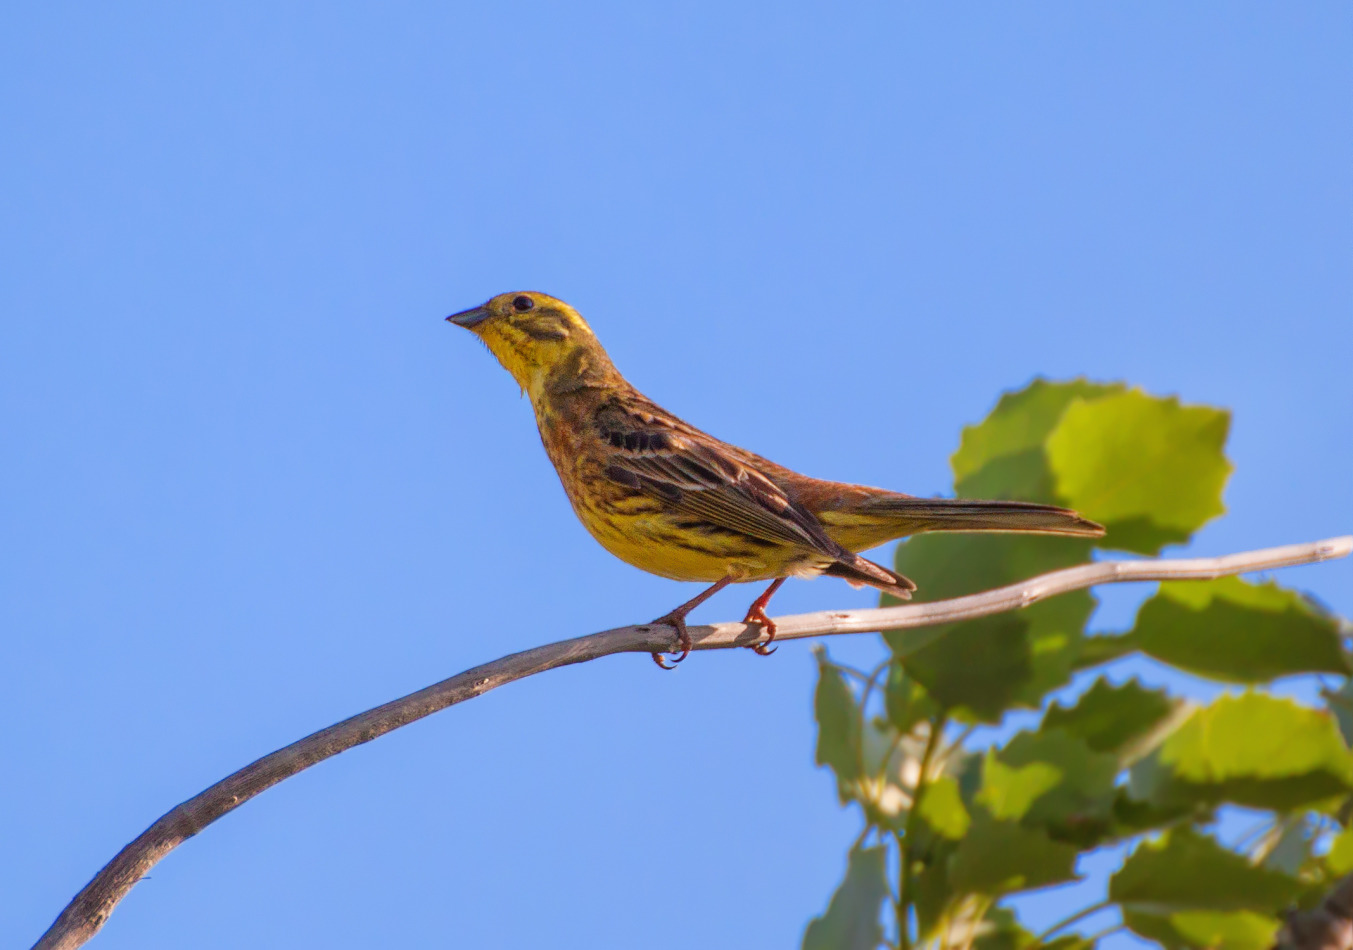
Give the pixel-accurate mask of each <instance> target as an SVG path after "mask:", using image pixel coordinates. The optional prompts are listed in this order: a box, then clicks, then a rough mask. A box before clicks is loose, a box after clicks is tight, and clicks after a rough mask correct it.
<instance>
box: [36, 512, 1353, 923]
mask: <svg viewBox="0 0 1353 950" xmlns="http://www.w3.org/2000/svg"><path fill="white" fill-rule="evenodd" d="M1350 552H1353V536H1349V537H1341V538H1330V539H1328V540H1325V541H1315V542H1312V543H1309V544H1293V545H1289V546H1286V547H1280V548H1267V549H1265V550H1261V551H1248V552H1245V553H1242V554H1230V555H1226V556H1225V557H1216V558H1190V559H1187V560H1154V561H1153V560H1143V561H1103V562H1100V563H1096V564H1084V565H1081V566H1079V567H1072V568H1067V569H1066V570H1061V571H1053V572H1052V573H1049V574H1043V575H1040V576H1038V577H1034V578H1031V579H1029V580H1027V581H1023V582H1021V583H1018V584H1012V585H1010V586H1009V587H1001V588H997V589H996V590H990V591H986V592H985V593H981V594H972V595H969V596H967V597H956V598H954V599H952V600H941V601H935V602H933V603H928V604H907V605H905V606H901V607H881V608H876V609H872V610H868V609H866V610H832V611H823V612H819V613H812V614H798V615H796V616H790V617H777V618H775V624H776V627H777V634H776V640H777V641H781V640H798V639H803V638H805V637H820V636H830V635H834V634H842V633H867V632H871V631H875V630H905V629H910V628H913V627H928V626H933V625H936V624H941V623H951V622H953V621H955V620H968V619H971V618H974V617H984V616H987V615H989V614H995V613H1001V612H1004V611H1007V610H1015V609H1018V608H1020V607H1027V606H1028V605H1030V604H1032V603H1034V602H1035V601H1039V600H1043V599H1044V598H1047V597H1052V596H1054V595H1056V594H1064V593H1067V592H1068V591H1073V590H1082V589H1084V588H1087V587H1093V586H1095V585H1097V584H1114V583H1122V582H1125V581H1160V580H1206V579H1211V578H1216V577H1222V576H1224V575H1227V574H1244V573H1248V572H1251V571H1262V570H1270V569H1272V568H1278V567H1288V566H1292V565H1296V564H1311V563H1315V562H1317V561H1326V560H1330V559H1332V558H1340V557H1345V556H1347V555H1348V554H1349V553H1350ZM690 635H691V640H692V641H693V644H694V648H695V649H696V650H719V649H728V648H729V647H747V646H752V645H754V644H756V643H758V642H759V641H760V640H761V639H762V632H761V628H760V627H757V626H750V627H749V626H747V625H746V624H742V623H719V624H713V625H711V626H702V627H691V628H690ZM676 646H677V643H676V636H675V631H673V630H672V628H670V627H666V626H657V625H652V624H649V625H644V626H634V627H617V628H616V629H614V630H605V631H603V632H601V633H593V634H590V635H588V636H585V637H577V638H575V639H572V640H561V641H559V642H558V643H551V644H547V645H546V646H542V647H535V648H534V649H531V650H524V651H522V652H521V653H514V654H512V655H510V656H505V657H503V658H502V659H500V660H494V661H493V662H492V663H485V664H484V665H482V666H476V667H474V668H473V669H470V670H466V671H465V672H464V673H460V674H457V675H456V676H452V677H451V678H450V679H445V680H442V681H441V682H440V683H434V684H433V685H431V686H429V687H427V688H425V689H421V690H419V691H418V692H416V693H410V694H409V695H407V696H404V697H401V698H400V699H396V700H394V701H392V702H389V703H386V704H385V705H383V706H377V707H376V708H375V709H369V710H367V711H366V712H364V713H359V714H358V715H356V716H353V717H352V718H350V719H345V720H343V721H342V722H339V723H336V724H334V725H332V726H329V727H328V728H327V729H321V730H320V731H319V732H315V733H312V734H311V735H308V736H306V737H305V738H304V739H301V740H299V741H297V742H293V743H292V744H291V745H289V746H286V747H284V748H281V749H278V750H277V751H276V752H273V753H272V754H270V755H265V756H264V757H263V758H261V759H259V760H257V761H255V762H253V763H251V764H249V765H246V766H245V767H244V768H242V769H240V770H239V771H238V772H235V773H234V774H233V775H229V776H227V777H226V778H224V779H222V780H221V781H219V782H217V783H216V784H215V785H213V786H211V787H210V788H208V789H207V790H206V791H204V792H202V793H201V794H198V795H195V796H194V797H192V798H190V799H188V800H187V801H186V802H183V803H182V804H181V805H178V806H177V807H176V808H174V809H172V810H171V811H169V812H168V813H166V814H165V815H164V816H163V817H161V818H160V819H159V820H158V821H156V822H155V823H154V824H153V825H151V826H150V827H149V828H147V829H146V830H145V831H143V832H142V833H141V834H140V835H139V836H138V837H137V838H136V839H135V840H134V841H132V842H131V844H129V845H127V846H126V847H125V848H123V849H122V850H121V851H120V852H118V854H117V856H116V857H114V858H113V860H111V861H109V862H108V864H106V865H105V866H104V868H103V870H101V871H99V873H98V874H96V875H95V876H94V879H93V880H92V881H90V882H89V883H88V884H87V885H85V887H84V889H83V890H82V891H80V893H79V894H77V895H76V896H75V899H74V900H72V901H71V902H70V903H69V904H67V905H66V909H65V910H63V911H62V912H61V916H59V917H58V918H57V919H56V922H55V923H53V924H52V926H51V927H50V928H49V929H48V930H47V932H46V933H45V934H43V935H42V938H41V939H39V940H38V942H37V943H36V944H35V945H34V947H33V950H73V948H75V947H79V946H81V945H83V944H84V943H85V942H86V941H87V940H89V938H90V937H92V936H94V934H95V933H97V932H98V930H99V928H100V927H102V926H103V924H104V922H105V921H107V919H108V915H109V914H111V913H112V911H113V908H114V907H116V906H117V904H118V902H119V901H121V900H122V898H123V897H125V896H126V895H127V892H128V891H130V890H131V889H132V887H133V886H135V885H136V883H137V882H138V881H139V880H141V878H142V877H143V876H144V875H145V874H146V872H147V871H149V870H150V869H151V867H153V866H154V865H155V864H156V862H158V861H159V860H160V859H161V858H163V857H164V856H165V855H166V854H168V853H169V852H170V851H172V850H173V849H174V848H176V847H178V846H179V845H180V844H182V843H183V842H184V841H186V840H187V839H188V838H191V837H192V836H193V835H195V834H197V833H198V832H199V831H201V830H202V829H203V828H205V827H206V826H207V825H209V824H211V823H212V822H213V821H215V820H216V819H218V818H220V817H221V816H222V815H225V814H226V813H228V812H230V811H233V810H234V809H236V808H238V807H239V806H240V805H242V804H244V803H245V802H246V801H248V800H249V799H251V798H253V797H254V796H255V795H258V794H259V793H260V792H263V791H265V790H267V789H269V788H271V787H272V786H274V785H276V784H277V783H278V782H280V781H282V780H283V779H286V778H290V777H291V776H293V775H295V774H296V773H297V772H300V771H302V770H304V769H308V768H309V767H310V766H312V765H315V764H316V763H318V762H322V761H324V760H325V759H327V758H329V757H331V756H334V755H337V754H338V753H340V752H343V751H345V750H347V749H351V748H352V747H353V746H357V745H361V744H362V743H363V742H370V741H371V740H372V739H375V738H377V737H378V736H382V735H385V733H387V732H390V731H391V730H393V729H398V728H399V727H400V726H404V725H408V724H409V723H411V722H413V721H415V720H418V719H422V718H423V717H424V716H430V715H432V714H433V713H435V712H438V711H439V710H442V709H445V708H446V707H447V706H453V705H455V704H456V703H460V702H464V701H465V700H467V699H473V698H474V697H476V696H479V695H480V694H482V693H486V692H488V691H489V690H491V689H493V688H495V687H497V686H502V685H503V684H504V683H510V682H512V681H513V680H519V679H522V678H523V677H527V676H532V675H534V674H536V673H543V672H545V671H546V670H552V669H555V668H556V667H560V666H569V665H571V664H573V663H583V662H586V661H587V660H595V659H597V658H598V657H603V656H610V655H611V654H613V653H653V652H670V651H672V650H674V649H675V648H676Z"/></svg>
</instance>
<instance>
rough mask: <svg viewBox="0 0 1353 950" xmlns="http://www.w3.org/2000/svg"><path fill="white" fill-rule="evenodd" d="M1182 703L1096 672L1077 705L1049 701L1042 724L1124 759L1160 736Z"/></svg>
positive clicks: (1147, 747) (1134, 756) (1125, 761)
mask: <svg viewBox="0 0 1353 950" xmlns="http://www.w3.org/2000/svg"><path fill="white" fill-rule="evenodd" d="M1182 707H1183V703H1182V702H1181V701H1180V700H1178V699H1175V698H1173V697H1171V696H1170V695H1169V694H1168V693H1165V692H1164V691H1162V690H1155V689H1147V688H1146V687H1144V686H1142V685H1141V684H1140V683H1139V682H1137V680H1135V679H1133V680H1129V681H1128V682H1126V683H1123V684H1121V685H1114V684H1112V683H1110V682H1109V681H1108V680H1106V679H1104V678H1103V677H1100V678H1099V679H1097V680H1095V683H1094V685H1093V686H1091V687H1090V688H1089V689H1088V690H1086V692H1085V693H1084V694H1083V695H1082V696H1081V698H1080V699H1079V700H1077V701H1076V705H1074V706H1072V707H1070V708H1067V707H1064V706H1061V705H1053V706H1049V707H1048V711H1047V712H1046V713H1045V714H1044V715H1043V725H1042V726H1041V727H1040V728H1041V729H1042V730H1051V729H1060V730H1062V731H1063V732H1065V733H1067V734H1068V735H1072V736H1076V737H1078V738H1080V739H1082V740H1084V741H1085V744H1086V745H1087V746H1089V747H1090V748H1091V749H1092V750H1094V751H1095V752H1105V753H1108V754H1110V755H1113V756H1116V757H1117V759H1118V761H1119V762H1120V763H1122V764H1125V765H1126V764H1129V763H1131V762H1133V761H1135V760H1136V759H1138V758H1140V757H1141V756H1142V755H1145V754H1146V753H1147V752H1149V751H1150V750H1151V748H1153V747H1154V746H1155V745H1157V744H1158V743H1159V742H1160V741H1162V740H1163V739H1164V737H1165V734H1166V732H1167V731H1168V730H1169V729H1170V728H1171V726H1172V725H1173V724H1174V722H1175V721H1176V718H1177V716H1178V713H1179V711H1180V709H1181V708H1182Z"/></svg>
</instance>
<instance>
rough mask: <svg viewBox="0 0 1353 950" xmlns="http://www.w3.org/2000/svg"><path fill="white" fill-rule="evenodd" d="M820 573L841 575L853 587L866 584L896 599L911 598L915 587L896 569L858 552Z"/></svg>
mask: <svg viewBox="0 0 1353 950" xmlns="http://www.w3.org/2000/svg"><path fill="white" fill-rule="evenodd" d="M822 573H824V574H826V575H828V576H829V577H843V578H845V579H846V580H847V581H849V582H850V584H851V585H852V586H853V587H859V586H860V585H862V584H868V585H869V586H870V587H876V588H878V589H879V590H881V591H883V592H884V593H887V594H891V595H892V596H894V597H896V598H897V599H898V600H911V592H912V591H914V590H915V589H916V584H915V583H914V582H913V581H912V580H911V579H910V578H908V577H903V576H902V575H901V574H899V573H897V572H896V571H890V570H888V569H887V568H886V567H883V566H882V565H880V564H875V563H874V562H873V561H870V560H867V559H866V558H862V557H860V556H859V555H858V554H857V555H855V557H854V559H853V560H851V561H844V560H841V561H836V562H835V563H833V564H832V565H831V566H829V567H828V568H827V569H826V570H824V571H823V572H822Z"/></svg>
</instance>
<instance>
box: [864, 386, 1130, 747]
mask: <svg viewBox="0 0 1353 950" xmlns="http://www.w3.org/2000/svg"><path fill="white" fill-rule="evenodd" d="M1126 394H1127V393H1126V391H1125V389H1124V387H1123V386H1122V385H1120V384H1110V385H1103V384H1098V383H1090V382H1088V381H1086V380H1083V379H1082V380H1072V381H1070V382H1065V383H1052V382H1048V381H1046V380H1036V381H1035V382H1034V383H1032V384H1031V385H1029V386H1028V387H1026V388H1025V389H1024V390H1021V391H1020V392H1016V393H1008V394H1006V395H1005V396H1003V397H1002V398H1001V400H1000V403H999V404H998V405H997V406H996V408H995V410H993V411H992V413H991V415H990V416H988V417H987V419H986V420H985V421H984V422H982V423H981V424H980V425H978V426H970V427H968V428H966V429H964V431H963V439H962V444H961V445H960V446H959V449H958V452H956V453H955V455H954V458H953V465H954V473H955V478H956V480H955V489H956V491H957V492H958V494H959V495H960V496H961V497H966V498H979V497H981V498H998V499H999V498H1008V499H1019V500H1024V501H1041V502H1061V501H1062V500H1063V499H1061V498H1060V497H1059V496H1058V492H1057V491H1056V490H1054V478H1053V471H1052V469H1051V468H1050V465H1049V462H1048V460H1047V458H1046V457H1045V448H1044V443H1045V442H1046V441H1047V440H1048V439H1050V438H1051V437H1052V436H1053V435H1054V434H1055V433H1056V432H1057V431H1058V430H1059V428H1060V425H1061V419H1062V418H1063V415H1064V413H1065V412H1069V411H1070V407H1074V406H1077V405H1081V404H1082V403H1085V402H1086V401H1087V400H1088V401H1089V402H1090V403H1093V404H1097V403H1098V402H1100V401H1103V400H1106V399H1115V398H1118V397H1119V396H1122V395H1126ZM1100 442H1102V440H1100ZM1100 442H1096V443H1095V444H1096V445H1098V444H1100ZM1092 546H1093V545H1092V542H1091V541H1090V540H1088V539H1084V538H1062V537H1048V536H1036V535H1003V534H995V535H987V534H944V533H933V534H923V535H920V536H917V537H914V538H911V539H910V540H909V541H907V542H906V543H905V544H901V545H898V548H897V556H896V563H897V569H898V570H899V571H900V572H902V573H904V574H906V575H907V576H908V577H911V578H912V579H913V580H915V581H916V582H917V584H918V585H919V587H920V594H919V595H918V599H921V598H924V599H926V600H936V599H942V598H948V597H957V596H960V595H963V594H969V593H973V592H976V591H981V590H989V589H991V588H994V587H1000V586H1004V585H1006V584H1013V583H1015V582H1017V581H1020V580H1024V579H1026V578H1029V577H1032V576H1034V575H1037V574H1042V573H1046V572H1048V571H1053V570H1057V569H1058V568H1063V567H1070V566H1072V565H1075V564H1081V563H1084V562H1086V561H1088V560H1089V559H1090V552H1091V550H1092ZM1094 605H1095V600H1094V597H1093V596H1092V595H1091V594H1090V592H1089V591H1076V592H1074V593H1070V594H1067V595H1064V596H1061V597H1055V598H1051V599H1049V600H1046V601H1043V602H1041V603H1038V604H1034V605H1033V606H1031V607H1029V608H1027V609H1026V610H1024V611H1021V613H1020V615H1019V616H1020V617H1021V618H1022V620H1023V621H1024V623H1025V625H1026V626H1024V627H1022V628H1020V627H1018V626H1017V624H1016V623H1014V622H1011V621H1005V622H1000V621H997V620H991V619H985V618H984V620H983V621H970V622H968V623H965V624H955V625H948V626H943V627H936V628H932V629H929V630H927V631H924V632H922V631H915V632H908V631H893V632H891V633H887V634H885V636H886V637H887V639H888V643H889V645H890V646H892V648H893V651H894V652H895V653H896V654H897V655H898V657H899V659H901V660H902V662H903V663H904V664H905V665H906V666H907V669H908V671H909V672H911V674H912V675H913V676H915V677H916V678H917V679H918V680H920V681H921V682H922V684H923V685H925V687H926V688H927V690H928V691H929V692H930V693H931V695H932V696H933V697H934V698H935V699H936V700H937V701H938V702H940V703H942V704H943V705H945V706H947V707H949V708H950V709H952V710H954V712H955V714H956V716H957V717H958V718H960V719H976V720H979V721H983V722H995V721H997V720H998V719H999V716H1000V714H1001V713H1003V712H1004V711H1005V710H1007V709H1009V708H1011V707H1015V706H1022V707H1026V708H1037V707H1038V706H1039V705H1040V704H1041V702H1042V700H1043V697H1044V696H1045V695H1046V694H1047V693H1048V692H1049V691H1050V690H1053V689H1056V688H1058V687H1060V686H1063V685H1065V684H1066V683H1067V682H1068V681H1069V679H1070V675H1071V672H1072V670H1073V669H1075V668H1077V666H1079V665H1083V664H1082V662H1081V650H1082V646H1083V644H1084V642H1085V638H1084V629H1085V623H1086V621H1087V620H1088V619H1089V616H1090V614H1091V612H1092V611H1093V610H1094ZM1010 641H1013V642H1010ZM956 667H959V668H961V669H955V668H956ZM964 667H966V668H964Z"/></svg>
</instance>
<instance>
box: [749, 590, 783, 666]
mask: <svg viewBox="0 0 1353 950" xmlns="http://www.w3.org/2000/svg"><path fill="white" fill-rule="evenodd" d="M742 622H743V623H745V624H748V625H751V624H756V625H757V626H759V627H760V628H761V629H762V631H764V632H765V634H766V639H765V641H758V642H757V643H753V644H752V645H751V647H750V649H751V650H752V651H753V652H755V653H756V655H757V656H770V655H771V654H772V653H774V652H775V651H776V650H777V649H778V647H773V646H771V641H773V640H774V639H775V621H774V620H771V619H770V617H768V616H766V608H765V607H763V606H762V605H761V604H759V603H756V604H752V606H751V609H750V610H748V611H747V616H745V617H743V618H742Z"/></svg>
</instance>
